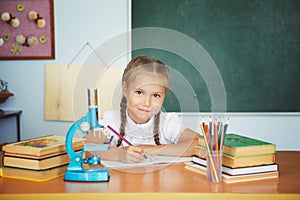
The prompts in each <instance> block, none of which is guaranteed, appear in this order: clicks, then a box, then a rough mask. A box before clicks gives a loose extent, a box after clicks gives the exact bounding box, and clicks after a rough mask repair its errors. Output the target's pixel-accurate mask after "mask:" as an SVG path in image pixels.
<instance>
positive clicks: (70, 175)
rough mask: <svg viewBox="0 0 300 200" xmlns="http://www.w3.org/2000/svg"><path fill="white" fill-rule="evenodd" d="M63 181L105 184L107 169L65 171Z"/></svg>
mask: <svg viewBox="0 0 300 200" xmlns="http://www.w3.org/2000/svg"><path fill="white" fill-rule="evenodd" d="M64 180H65V181H77V182H107V181H109V171H108V169H107V168H91V169H83V170H81V171H68V170H67V171H66V173H65V177H64Z"/></svg>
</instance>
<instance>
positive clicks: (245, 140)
mask: <svg viewBox="0 0 300 200" xmlns="http://www.w3.org/2000/svg"><path fill="white" fill-rule="evenodd" d="M198 147H199V148H201V147H202V148H206V146H205V142H204V138H203V136H199V137H198ZM222 152H223V154H225V155H228V156H231V157H238V156H254V155H262V154H275V152H276V145H275V144H273V143H269V142H266V141H262V140H258V139H254V138H251V137H246V136H242V135H238V134H234V133H228V134H226V135H225V140H224V145H223V148H222Z"/></svg>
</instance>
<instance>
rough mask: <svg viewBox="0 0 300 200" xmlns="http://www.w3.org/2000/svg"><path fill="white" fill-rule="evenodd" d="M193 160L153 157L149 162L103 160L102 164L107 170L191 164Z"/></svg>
mask: <svg viewBox="0 0 300 200" xmlns="http://www.w3.org/2000/svg"><path fill="white" fill-rule="evenodd" d="M191 160H192V157H171V156H151V158H150V159H149V160H143V161H141V162H138V163H123V162H119V161H110V160H102V161H101V164H102V165H103V166H105V167H107V168H128V167H139V166H146V165H153V164H163V163H180V162H189V161H191Z"/></svg>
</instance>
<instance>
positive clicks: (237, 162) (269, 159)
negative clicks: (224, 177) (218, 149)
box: [195, 147, 275, 168]
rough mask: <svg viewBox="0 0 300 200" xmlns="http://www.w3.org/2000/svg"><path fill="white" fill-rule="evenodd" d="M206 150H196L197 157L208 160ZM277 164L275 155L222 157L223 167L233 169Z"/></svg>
mask: <svg viewBox="0 0 300 200" xmlns="http://www.w3.org/2000/svg"><path fill="white" fill-rule="evenodd" d="M206 154H207V153H206V148H198V147H197V148H196V149H195V155H197V156H198V157H201V158H206ZM274 163H275V154H261V155H256V154H255V155H247V156H235V157H232V156H229V155H228V154H224V153H223V155H222V165H224V166H228V167H231V168H238V167H250V166H258V165H268V164H274Z"/></svg>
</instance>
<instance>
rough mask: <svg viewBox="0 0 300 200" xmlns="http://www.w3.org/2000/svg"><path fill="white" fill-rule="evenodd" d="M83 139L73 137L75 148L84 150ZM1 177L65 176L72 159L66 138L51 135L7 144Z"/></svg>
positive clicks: (44, 178)
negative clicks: (67, 149)
mask: <svg viewBox="0 0 300 200" xmlns="http://www.w3.org/2000/svg"><path fill="white" fill-rule="evenodd" d="M82 147H83V142H82V140H80V139H78V138H73V149H74V150H75V151H78V150H81V149H82ZM2 151H3V153H4V154H3V166H2V167H1V170H0V171H1V173H0V176H2V177H6V178H16V179H24V180H32V181H47V180H50V179H53V178H56V177H59V176H62V175H64V173H65V171H66V169H67V166H68V163H69V162H70V159H69V157H68V154H67V153H66V147H65V137H64V136H57V135H50V136H44V137H40V138H35V139H30V140H26V141H21V142H16V143H11V144H7V145H4V146H3V147H2Z"/></svg>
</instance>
